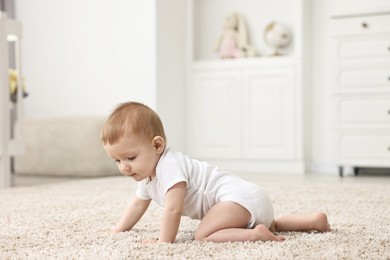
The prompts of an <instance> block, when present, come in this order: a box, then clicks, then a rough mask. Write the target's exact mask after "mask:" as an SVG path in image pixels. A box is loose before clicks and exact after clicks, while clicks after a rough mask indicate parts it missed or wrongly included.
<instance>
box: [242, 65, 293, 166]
mask: <svg viewBox="0 0 390 260" xmlns="http://www.w3.org/2000/svg"><path fill="white" fill-rule="evenodd" d="M244 81H245V84H244V88H245V90H244V93H245V94H244V95H245V97H244V116H243V118H244V129H245V130H244V156H245V157H246V158H252V159H255V158H267V159H280V158H291V157H292V156H293V143H294V142H293V139H294V125H293V123H294V120H293V118H294V113H295V112H294V111H295V108H294V103H293V98H294V95H293V94H294V92H293V88H294V85H293V84H292V82H293V75H292V71H291V69H289V70H269V71H264V72H257V71H253V72H247V73H246V74H245V77H244Z"/></svg>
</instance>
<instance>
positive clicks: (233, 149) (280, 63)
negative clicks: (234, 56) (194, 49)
mask: <svg viewBox="0 0 390 260" xmlns="http://www.w3.org/2000/svg"><path fill="white" fill-rule="evenodd" d="M295 78H296V75H295V68H294V64H293V63H292V60H291V59H290V58H284V59H282V58H280V59H278V60H274V61H273V62H270V61H267V60H263V61H255V62H245V61H242V62H239V63H237V62H225V63H220V62H215V63H207V65H206V64H202V65H199V64H197V65H194V67H193V74H192V78H191V82H192V87H190V88H188V92H187V94H188V110H187V112H188V120H187V121H188V136H189V137H190V138H189V139H188V153H189V154H190V155H191V156H193V157H195V158H199V159H205V160H208V161H211V162H215V163H218V165H222V166H223V167H228V168H229V169H232V168H233V169H236V170H243V169H244V168H245V169H247V170H248V171H265V170H267V171H268V170H270V168H272V166H271V165H273V164H275V165H276V164H277V166H275V167H273V169H271V170H270V171H287V167H288V168H289V171H293V172H302V171H303V158H302V150H301V146H302V139H300V138H299V133H300V131H301V129H300V128H299V123H298V118H297V113H299V112H300V106H297V95H299V94H297V93H301V92H300V90H299V87H298V85H297V84H296V81H295ZM252 167H253V168H252Z"/></svg>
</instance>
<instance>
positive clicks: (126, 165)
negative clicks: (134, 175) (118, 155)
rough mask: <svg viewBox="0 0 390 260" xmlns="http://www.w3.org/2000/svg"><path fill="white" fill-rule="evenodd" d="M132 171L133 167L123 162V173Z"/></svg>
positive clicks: (121, 165)
mask: <svg viewBox="0 0 390 260" xmlns="http://www.w3.org/2000/svg"><path fill="white" fill-rule="evenodd" d="M130 169H131V167H130V165H129V164H128V163H127V162H123V161H121V164H120V170H121V172H126V171H129V170H130Z"/></svg>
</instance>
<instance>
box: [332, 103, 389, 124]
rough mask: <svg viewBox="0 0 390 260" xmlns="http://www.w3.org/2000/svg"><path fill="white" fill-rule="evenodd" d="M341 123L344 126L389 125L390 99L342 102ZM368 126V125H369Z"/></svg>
mask: <svg viewBox="0 0 390 260" xmlns="http://www.w3.org/2000/svg"><path fill="white" fill-rule="evenodd" d="M339 114H340V121H341V124H342V126H345V125H348V124H364V126H365V127H366V126H374V125H375V124H389V126H390V97H389V98H387V99H383V98H381V99H374V98H373V99H358V100H349V99H348V100H345V99H344V100H341V101H340V111H339ZM367 124H368V125H367Z"/></svg>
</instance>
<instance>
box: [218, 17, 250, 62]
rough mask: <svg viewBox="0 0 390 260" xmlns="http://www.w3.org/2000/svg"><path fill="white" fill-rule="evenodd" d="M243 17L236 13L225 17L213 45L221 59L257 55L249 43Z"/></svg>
mask: <svg viewBox="0 0 390 260" xmlns="http://www.w3.org/2000/svg"><path fill="white" fill-rule="evenodd" d="M247 31H248V30H247V27H246V24H245V20H244V18H243V17H242V16H241V15H239V14H238V13H232V14H229V15H227V16H226V17H225V21H224V26H223V32H222V34H221V36H220V37H219V38H218V40H217V43H216V45H215V51H216V52H217V53H218V55H219V57H220V58H222V59H227V58H243V57H254V56H257V52H256V50H255V49H254V48H253V47H252V46H250V45H249V41H248V32H247Z"/></svg>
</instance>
